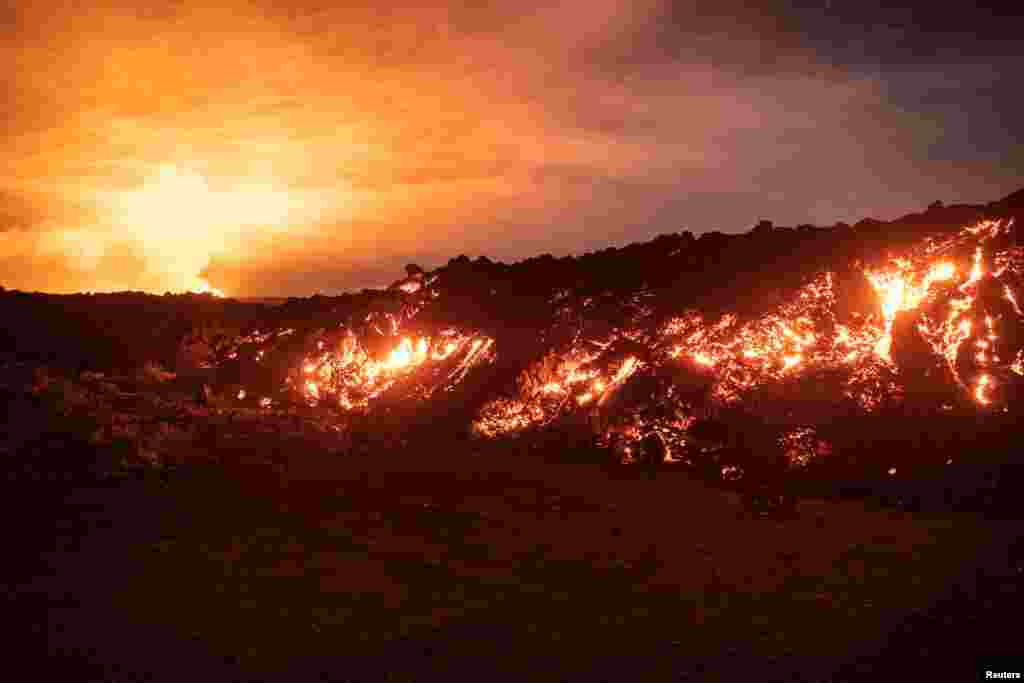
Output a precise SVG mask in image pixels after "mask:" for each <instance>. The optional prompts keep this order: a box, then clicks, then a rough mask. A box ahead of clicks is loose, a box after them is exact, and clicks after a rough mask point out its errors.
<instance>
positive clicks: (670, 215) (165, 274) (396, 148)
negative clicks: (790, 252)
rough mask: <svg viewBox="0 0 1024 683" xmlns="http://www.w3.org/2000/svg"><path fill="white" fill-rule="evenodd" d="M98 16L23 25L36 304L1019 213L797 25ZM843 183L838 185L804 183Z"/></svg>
mask: <svg viewBox="0 0 1024 683" xmlns="http://www.w3.org/2000/svg"><path fill="white" fill-rule="evenodd" d="M93 5H94V7H93V9H91V10H90V11H89V12H81V11H79V10H78V9H76V8H77V7H78V6H77V5H71V4H70V3H68V4H67V6H66V7H60V6H59V5H54V3H42V4H40V3H15V4H14V5H13V6H6V9H5V10H4V12H3V13H2V15H0V16H2V17H3V21H2V23H0V26H2V27H3V28H2V30H3V34H2V36H0V37H2V38H4V39H3V40H0V59H2V60H3V63H4V64H9V65H11V66H10V68H9V69H8V70H7V71H6V72H5V73H4V74H3V75H2V76H0V79H2V80H0V88H2V90H0V92H2V94H3V95H4V96H5V101H9V102H14V103H15V106H14V107H12V108H11V109H10V111H8V112H6V113H5V114H4V115H3V117H4V118H3V119H2V120H0V146H2V149H3V152H2V153H3V155H4V162H5V163H4V164H3V167H2V170H0V284H3V285H4V286H6V287H8V288H21V289H29V290H32V289H35V290H44V291H79V290H96V291H99V290H110V289H144V290H148V291H154V292H163V291H164V290H181V289H186V288H188V287H190V286H192V284H193V283H194V282H195V278H196V277H197V276H199V275H200V274H203V273H205V274H206V276H207V278H208V279H209V280H210V282H211V283H212V284H214V285H215V286H218V287H220V288H222V289H224V290H226V291H227V292H228V293H229V294H236V295H252V296H255V295H292V294H299V295H305V294H310V293H313V292H316V291H323V292H336V291H339V290H343V289H349V288H359V287H364V286H379V285H384V284H387V282H388V281H390V280H391V279H393V278H394V277H397V276H398V275H399V274H400V273H401V267H402V265H404V263H405V262H407V261H409V260H417V261H421V262H422V263H423V265H425V266H427V267H432V266H436V265H440V264H441V263H443V262H444V261H445V260H447V259H448V258H451V257H453V256H455V255H457V254H459V253H463V252H465V253H469V254H470V255H477V254H487V255H489V256H492V257H497V258H506V259H511V258H523V257H527V256H531V255H534V254H535V253H540V252H552V253H556V254H559V253H567V252H580V251H582V250H584V249H592V248H599V247H603V246H606V245H608V244H613V243H623V242H625V241H633V240H638V239H648V238H649V237H651V236H653V235H656V234H658V233H660V232H668V231H676V230H682V229H691V230H693V231H694V232H698V233H699V232H702V231H704V230H708V229H722V230H726V231H738V230H743V229H746V228H747V227H749V226H750V225H752V224H753V223H754V222H756V220H757V219H758V218H762V217H769V218H772V219H774V220H776V222H784V221H786V220H791V221H793V222H800V221H807V220H817V221H822V222H823V221H834V220H838V219H845V220H849V219H854V220H855V219H856V218H859V217H861V216H862V215H865V214H868V213H872V212H876V213H875V215H881V216H882V217H890V216H891V215H892V214H893V213H894V212H901V211H902V212H905V211H910V210H916V209H919V208H921V206H922V204H921V203H922V201H930V200H931V199H933V198H939V197H941V198H942V199H947V200H948V199H954V200H955V199H958V198H960V195H962V194H964V193H966V194H967V195H968V196H966V197H963V198H964V199H972V200H988V199H993V198H996V197H998V196H1000V193H1001V192H1002V191H1003V190H1007V191H1009V190H1012V189H1016V188H1014V187H1012V184H1013V182H1012V181H1011V180H1010V179H1009V178H1005V177H1000V176H998V175H996V174H992V173H989V174H987V175H986V173H985V172H984V170H982V171H980V172H979V170H978V169H984V168H985V167H984V165H983V164H981V162H980V161H979V160H969V162H968V164H966V165H965V168H964V169H962V171H961V172H960V173H954V172H951V171H950V170H949V169H946V168H940V167H936V169H935V172H934V173H931V174H930V175H928V176H927V177H924V178H922V177H921V173H920V172H918V173H916V174H914V172H913V171H914V169H915V167H919V166H920V157H919V156H918V158H915V157H914V154H915V153H917V154H918V155H919V153H920V150H921V149H924V148H927V147H928V145H929V144H933V143H934V141H935V140H938V139H939V138H940V137H941V136H942V134H943V130H944V129H943V128H942V127H941V125H940V123H941V122H938V123H937V122H936V120H935V119H934V118H931V117H929V116H927V115H922V114H921V113H919V112H906V111H900V110H893V109H892V108H887V107H886V106H885V99H884V97H885V95H884V92H885V89H884V83H882V82H881V81H880V80H879V79H878V78H877V77H875V76H873V75H871V74H865V73H855V72H851V71H849V70H843V69H840V68H836V67H834V66H831V65H828V64H827V63H826V62H824V61H822V60H821V59H819V58H818V57H815V55H814V54H813V53H812V52H810V51H809V50H807V49H804V48H802V47H801V45H800V42H799V40H790V39H789V38H790V37H791V33H790V32H787V31H786V30H783V29H779V28H778V27H774V23H773V22H772V21H771V20H770V19H771V18H770V17H767V18H766V17H753V18H754V19H757V20H758V21H757V22H752V23H751V27H750V28H744V27H743V26H742V25H741V24H736V23H733V22H729V21H724V22H723V21H720V20H710V19H707V18H706V17H704V18H701V17H699V16H698V15H696V14H695V15H694V17H695V19H694V20H693V25H694V27H695V28H694V32H693V33H689V32H688V31H689V29H687V28H686V27H683V28H682V29H680V30H679V31H678V32H677V33H676V34H674V35H673V36H670V37H669V39H668V40H669V41H670V42H671V41H672V40H676V41H678V44H676V43H671V49H670V50H668V49H667V48H664V49H663V47H661V43H659V42H658V41H660V40H665V39H664V38H663V37H659V36H661V33H660V32H661V31H662V28H660V27H661V26H663V24H664V21H665V20H666V18H667V17H668V14H667V10H666V6H665V5H663V4H662V3H660V2H654V1H653V0H652V1H650V2H625V1H624V0H597V1H594V0H590V1H584V0H573V1H572V2H568V3H565V4H563V5H562V6H561V7H560V8H558V9H546V8H544V7H543V6H542V5H539V4H538V5H532V4H531V3H520V4H517V7H516V9H515V10H514V11H513V10H508V9H475V10H474V9H468V8H464V7H460V6H455V5H450V4H445V3H435V4H429V3H428V4H417V5H415V6H406V7H395V9H394V10H393V11H392V12H391V13H390V14H382V13H381V12H380V11H379V9H378V8H377V7H376V6H375V5H376V3H367V4H365V5H361V4H359V3H355V4H347V5H345V6H343V7H325V6H321V5H318V4H316V3H306V4H304V5H302V6H299V7H294V8H293V9H290V10H283V9H279V8H275V7H274V6H273V4H272V3H269V2H265V3H260V2H227V3H223V4H222V5H220V6H217V7H211V6H209V5H208V4H207V3H201V4H200V3H191V2H187V1H186V2H179V3H174V4H172V5H169V7H171V8H172V9H168V10H165V11H162V12H161V13H158V14H157V13H152V12H150V13H148V14H146V13H144V14H140V13H139V12H138V11H137V10H136V9H135V8H134V7H133V5H132V4H131V3H126V2H122V3H118V2H106V3H98V4H95V3H94V4H93ZM673 11H677V10H675V9H674V10H673ZM684 15H685V13H684ZM698 19H699V21H698ZM758 22H760V23H758ZM765 32H769V33H770V34H769V37H768V38H766V37H765ZM655 37H657V40H654V38H655ZM769 38H770V41H769ZM769 44H770V45H771V57H772V60H771V63H772V64H773V66H772V67H771V68H764V67H763V63H764V58H765V54H766V53H765V46H766V45H769ZM666 50H667V51H666ZM861 112H866V113H867V114H870V116H867V115H863V116H859V115H858V114H859V113H861ZM908 129H912V130H913V131H914V133H913V135H912V136H909V137H908V138H907V139H906V140H904V141H903V142H900V141H899V135H900V133H901V131H904V130H908ZM878 130H882V131H883V132H885V131H887V134H885V135H881V134H879V133H877V132H875V131H878ZM890 139H893V140H896V142H895V143H892V142H889V143H888V144H885V145H883V144H882V141H883V140H890ZM823 141H827V144H822V143H823ZM894 144H895V146H894ZM901 145H902V146H901ZM823 147H828V148H829V149H828V152H827V153H826V152H825V151H824V150H823V149H821V148H823ZM835 159H842V160H843V165H842V167H838V168H837V167H835V164H834V161H833V162H832V165H833V168H831V169H830V173H831V177H829V178H827V179H825V178H822V177H820V176H821V174H820V173H814V172H810V171H808V170H805V172H804V174H803V176H802V177H801V175H800V174H798V173H794V172H793V167H794V165H795V163H796V161H799V162H800V163H801V164H802V167H803V168H805V169H811V168H813V165H814V164H815V163H817V164H822V163H828V162H829V160H835ZM968 170H972V171H973V172H971V173H968V172H967V171H968ZM899 179H902V180H903V182H896V181H897V180H899ZM798 191H799V192H798ZM1002 193H1003V194H1005V192H1002ZM933 195H935V196H933Z"/></svg>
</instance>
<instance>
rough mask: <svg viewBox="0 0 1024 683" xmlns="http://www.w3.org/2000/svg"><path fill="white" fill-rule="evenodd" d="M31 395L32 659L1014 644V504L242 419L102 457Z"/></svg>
mask: <svg viewBox="0 0 1024 683" xmlns="http://www.w3.org/2000/svg"><path fill="white" fill-rule="evenodd" d="M20 405H21V404H20ZM25 405H30V407H25ZM25 405H21V408H19V410H20V411H21V412H20V413H19V418H18V423H9V424H8V430H9V431H14V430H17V429H20V428H22V427H23V423H24V422H25V420H29V417H30V414H31V413H32V411H33V410H35V411H36V412H35V417H34V418H32V419H35V420H37V421H38V420H43V422H44V423H45V421H46V420H52V422H51V428H49V429H48V430H47V429H44V430H43V432H42V433H40V434H39V435H38V436H37V437H35V438H33V439H31V440H29V441H28V442H27V443H26V442H19V443H18V445H17V447H16V448H13V449H9V450H8V452H6V453H5V458H6V460H5V463H6V465H5V472H4V479H5V480H6V481H5V482H4V484H3V487H2V488H3V491H2V496H0V500H2V505H3V514H4V520H5V522H6V528H7V543H6V548H5V553H4V555H5V569H4V574H3V575H4V576H5V577H6V578H5V579H4V582H5V585H4V589H5V591H4V595H5V599H6V602H5V604H4V605H3V613H4V615H5V617H6V619H5V621H6V622H7V632H8V636H7V638H6V642H5V646H6V647H5V650H6V654H7V656H6V664H7V666H8V667H10V669H9V670H10V671H18V670H21V671H26V672H31V674H32V678H33V680H46V679H51V680H64V681H142V680H146V681H181V680H215V681H232V680H240V681H241V680H245V681H248V680H253V681H256V680H268V681H307V680H351V681H372V680H397V681H405V680H408V681H420V680H431V681H432V680H594V681H596V680H608V681H620V680H737V679H739V678H740V677H741V676H748V675H752V676H756V679H757V680H780V681H782V680H785V681H792V680H822V681H827V680H830V681H840V680H889V679H895V678H896V677H897V676H904V675H913V676H914V678H915V679H916V680H926V677H927V676H928V675H931V676H932V677H933V678H934V679H935V680H972V679H976V678H977V666H978V664H977V661H978V659H977V658H978V657H979V656H980V655H985V654H988V655H1012V654H1015V653H1017V652H1020V646H1019V642H1018V637H1017V634H1018V629H1017V623H1018V619H1019V618H1020V615H1021V614H1024V612H1022V610H1021V607H1024V600H1022V592H1024V583H1022V579H1024V576H1022V573H1021V570H1022V567H1024V564H1022V560H1021V557H1022V555H1024V553H1021V552H1020V550H1018V549H1017V541H1016V537H1017V535H1018V532H1019V529H1020V524H1019V523H1018V522H1017V521H1014V520H1012V519H1006V517H1007V515H1005V514H1003V515H999V516H996V515H993V514H983V513H978V512H969V511H968V512H950V511H942V512H939V511H933V512H927V511H925V512H917V513H908V512H900V511H896V510H894V509H887V508H882V507H879V506H878V505H875V504H873V503H872V502H871V500H870V499H868V500H826V499H823V498H820V499H813V498H808V499H803V500H801V501H800V503H799V505H798V508H797V510H796V514H795V515H794V516H792V517H791V518H788V519H764V518H754V517H753V516H751V515H749V514H747V513H746V512H745V508H744V506H743V505H742V502H741V499H740V497H739V496H738V495H737V494H735V493H733V492H730V491H726V490H723V489H720V488H715V487H712V486H709V485H707V484H705V483H703V482H701V481H697V480H695V479H693V478H692V477H691V476H690V475H688V474H687V473H685V472H683V471H679V470H672V469H665V470H662V471H660V472H659V473H658V474H657V475H656V476H654V477H653V478H650V477H648V476H644V475H642V474H641V473H640V472H638V471H636V470H635V469H630V468H611V467H608V466H604V465H600V464H595V463H566V462H560V461H559V460H564V458H558V457H557V456H558V454H551V453H548V454H547V457H539V456H538V455H536V454H526V453H521V452H519V451H518V449H516V448H508V447H506V448H493V447H492V448H483V447H481V446H479V445H473V444H470V443H461V444H457V443H454V442H453V443H445V442H444V441H443V440H439V441H435V442H432V443H411V444H409V445H408V447H407V448H404V449H403V448H391V449H378V450H376V451H371V452H370V453H369V454H368V455H353V454H351V452H350V451H339V450H338V449H336V448H334V447H332V444H331V442H330V440H329V439H327V440H325V437H324V436H323V435H322V434H318V433H313V432H310V431H304V430H302V429H296V431H293V432H291V433H287V432H282V431H280V430H278V431H270V432H260V431H258V430H257V429H256V425H257V424H258V423H257V422H255V421H253V422H247V421H246V419H238V420H235V421H233V422H232V426H231V427H223V426H221V427H220V428H219V429H218V430H216V431H215V432H213V433H207V436H206V437H204V440H203V441H202V443H201V447H202V448H203V449H204V451H205V453H206V455H207V456H209V457H208V458H206V459H205V460H203V463H205V464H201V463H200V462H198V461H197V462H195V463H186V464H184V465H181V466H179V467H177V468H175V469H173V470H168V469H164V470H162V471H157V470H152V469H150V470H145V469H143V470H139V471H138V472H137V473H136V474H134V475H131V476H121V477H115V478H103V477H99V476H97V472H100V471H101V470H102V467H99V468H98V467H96V466H95V463H92V462H90V459H95V458H100V454H99V451H95V452H94V451H92V450H90V448H89V447H88V446H87V445H86V444H84V443H81V442H80V441H79V440H76V438H74V437H71V438H63V437H61V436H60V435H61V434H64V433H65V432H63V431H62V429H63V427H62V422H61V420H62V419H63V418H61V417H59V416H57V415H53V416H49V413H47V412H46V410H48V408H47V407H46V406H45V405H40V404H25ZM31 406H34V407H31ZM26 411H27V412H26ZM48 416H49V417H48ZM253 419H257V418H253ZM29 421H31V420H29ZM11 443H13V442H11ZM552 455H554V456H556V457H554V458H552V457H551V456H552ZM69 456H70V457H69ZM1011 516H1012V515H1011ZM997 517H1000V518H997ZM470 676H472V677H473V678H472V679H471V678H470ZM12 680H13V679H12Z"/></svg>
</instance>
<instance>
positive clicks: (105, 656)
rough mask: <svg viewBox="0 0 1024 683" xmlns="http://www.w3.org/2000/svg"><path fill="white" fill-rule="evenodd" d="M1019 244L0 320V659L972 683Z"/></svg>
mask: <svg viewBox="0 0 1024 683" xmlns="http://www.w3.org/2000/svg"><path fill="white" fill-rule="evenodd" d="M1021 214H1024V193H1022V192H1018V193H1015V194H1014V195H1011V196H1009V197H1007V198H1005V199H1003V200H1001V201H998V202H993V203H991V204H988V205H978V206H967V205H955V206H950V207H944V206H941V205H940V204H938V203H936V204H934V205H932V206H931V207H929V208H928V209H927V210H926V211H924V212H922V213H920V214H914V215H911V216H907V217H904V218H902V219H899V220H897V221H892V222H880V221H873V220H864V221H861V222H859V223H857V224H856V225H854V226H846V225H838V226H833V227H831V228H817V227H813V226H799V227H797V228H781V227H775V226H773V225H771V224H769V223H767V222H762V223H760V224H759V225H758V226H757V227H755V228H754V229H753V230H751V231H750V232H748V233H746V234H742V235H724V234H721V233H708V234H703V235H701V236H700V237H699V238H696V237H694V236H693V235H692V234H690V233H688V232H683V233H679V234H674V235H664V236H661V237H659V238H657V239H655V240H653V241H652V242H648V243H644V244H635V245H630V246H627V247H623V248H621V249H608V250H605V251H601V252H597V253H592V254H586V255H583V256H580V257H576V258H563V259H556V258H553V257H550V256H542V257H538V258H535V259H530V260H527V261H525V262H521V263H516V264H502V263H493V262H491V261H489V260H487V259H486V258H482V257H481V258H479V259H475V260H470V259H469V258H467V257H459V258H456V259H453V260H452V261H450V262H449V263H448V264H446V265H445V266H443V267H441V268H439V269H436V270H433V271H424V270H423V269H422V268H420V267H418V266H414V265H410V266H409V268H407V272H406V276H405V277H404V278H402V279H400V280H398V281H396V283H395V284H394V285H393V286H392V287H391V288H389V289H388V290H386V291H370V290H367V291H363V292H361V293H357V294H349V295H344V296H340V297H322V296H317V297H311V298H307V299H289V300H287V301H286V302H284V303H283V304H281V305H276V306H267V305H261V304H259V303H253V302H249V303H245V302H238V301H233V300H230V299H227V300H225V299H217V298H214V297H212V296H210V295H184V296H171V295H168V296H162V297H161V296H151V295H145V294H140V293H122V294H109V295H75V296H56V295H43V294H30V293H23V292H11V291H4V292H0V315H2V316H3V319H4V321H5V325H4V327H3V331H2V335H0V363H2V369H0V392H2V396H3V404H4V405H5V406H6V407H7V410H6V426H5V429H4V436H3V441H2V442H0V457H2V459H3V461H4V479H5V482H6V483H5V485H6V493H5V496H4V501H5V505H6V506H7V513H8V514H7V517H8V519H12V520H18V524H16V526H17V529H16V530H15V533H14V538H15V543H14V552H13V556H14V558H15V559H14V560H13V561H11V562H10V563H9V565H8V568H7V569H8V571H7V574H8V576H9V578H8V579H6V586H7V592H6V594H7V596H8V607H9V609H8V610H7V612H8V614H10V615H14V616H15V619H17V620H18V622H19V623H20V624H21V625H22V628H21V629H20V635H19V636H18V640H17V641H16V642H17V645H18V647H17V648H15V649H16V650H17V651H19V652H23V653H24V656H25V657H27V658H31V657H33V656H36V655H38V656H39V657H40V659H38V660H37V661H47V662H49V664H48V666H51V667H52V668H53V672H54V673H63V674H66V675H70V676H72V677H73V678H74V679H75V680H143V679H148V680H153V679H159V680H163V679H164V678H166V679H167V680H171V679H172V678H174V679H176V680H177V679H180V678H181V677H182V676H184V675H189V676H194V675H197V673H196V672H202V674H208V675H209V677H210V678H211V679H212V678H217V679H218V680H278V679H280V680H306V679H314V678H316V679H320V677H321V676H322V675H327V676H328V677H329V679H332V680H334V679H340V680H377V679H381V680H387V677H388V676H389V675H390V676H391V680H405V679H408V680H434V679H438V678H442V677H447V678H450V677H452V676H456V677H457V676H459V675H465V674H467V673H472V674H479V675H488V676H489V677H494V676H496V675H499V677H500V674H507V675H508V677H509V678H517V679H521V678H522V677H523V676H526V675H529V676H530V677H531V678H537V677H539V678H544V677H548V678H553V679H566V678H567V679H570V680H577V679H579V680H619V679H621V678H623V677H625V676H629V677H630V678H636V679H639V678H662V677H663V678H666V679H668V678H671V679H673V680H678V678H679V676H684V677H685V676H689V677H691V678H695V679H704V678H708V679H723V680H724V679H726V678H730V679H731V678H735V677H736V675H737V674H739V673H741V672H742V673H748V672H751V671H754V672H758V674H759V675H761V676H763V677H767V678H769V679H770V680H800V679H801V678H802V679H805V680H860V679H862V678H867V677H868V676H872V677H877V676H878V675H889V674H888V673H886V672H889V671H892V670H894V669H896V668H901V667H902V670H904V671H912V672H915V673H920V672H921V671H923V670H927V669H928V667H932V668H933V669H934V670H937V671H941V670H944V669H943V667H947V666H960V667H963V668H964V671H967V672H968V674H967V675H974V674H973V672H974V670H975V666H976V658H977V657H979V656H982V655H999V654H1006V653H1010V652H1012V651H1013V644H1012V643H1010V642H1008V633H1009V632H1007V631H1005V630H1004V629H1003V628H1002V625H1003V623H1004V620H1005V619H1006V618H1008V616H1009V615H1012V614H1013V611H1014V609H1015V608H1016V606H1019V605H1020V597H1019V589H1020V587H1021V583H1020V581H1021V568H1022V566H1024V565H1021V560H1020V550H1019V548H1018V546H1017V544H1016V541H1015V539H1016V536H1017V535H1018V532H1019V522H1018V521H1017V520H1018V518H1019V517H1020V514H1019V511H1020V508H1019V503H1018V502H1017V500H1018V496H1017V489H1018V486H1019V481H1020V478H1021V477H1020V474H1019V471H1020V465H1021V463H1020V455H1019V450H1018V448H1017V447H1016V445H1015V444H1016V438H1015V436H1016V432H1017V427H1016V424H1017V417H1018V411H1019V407H1018V406H1019V401H1017V400H1016V397H1017V392H1019V390H1020V381H1021V370H1020V367H1019V360H1020V358H1021V347H1022V344H1024V337H1022V336H1021V332H1022V327H1021V324H1022V321H1024V318H1022V316H1021V315H1020V311H1019V309H1017V296H1016V293H1017V292H1018V291H1019V289H1018V287H1019V285H1020V284H1021V283H1020V281H1019V278H1020V276H1021V272H1020V270H1019V269H1020V266H1021V265H1022V263H1021V261H1020V255H1021V251H1020V249H1021V245H1020V221H1021V219H1022V218H1024V216H1022V215H1021ZM1022 294H1024V292H1022ZM100 624H102V626H98V625H100ZM40 648H41V649H40ZM33 653H35V654H33ZM915 653H916V655H915ZM914 656H916V658H917V659H916V660H915V659H912V657H914ZM922 657H923V658H922ZM922 667H923V668H922ZM612 672H614V675H613V673H612ZM620 672H621V673H620ZM202 674H201V675H200V677H201V678H203V677H205V675H202Z"/></svg>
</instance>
